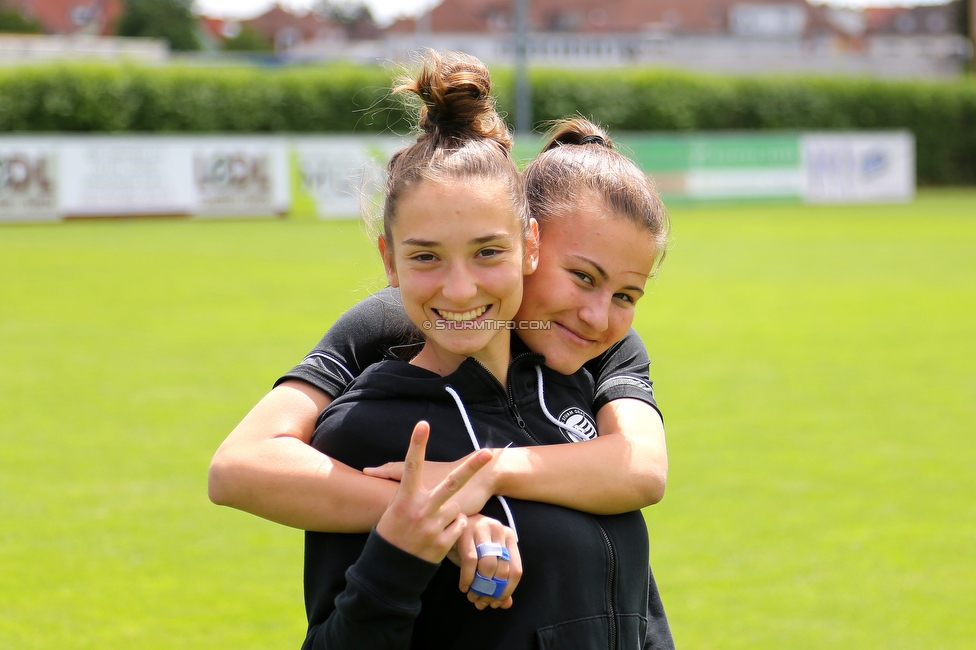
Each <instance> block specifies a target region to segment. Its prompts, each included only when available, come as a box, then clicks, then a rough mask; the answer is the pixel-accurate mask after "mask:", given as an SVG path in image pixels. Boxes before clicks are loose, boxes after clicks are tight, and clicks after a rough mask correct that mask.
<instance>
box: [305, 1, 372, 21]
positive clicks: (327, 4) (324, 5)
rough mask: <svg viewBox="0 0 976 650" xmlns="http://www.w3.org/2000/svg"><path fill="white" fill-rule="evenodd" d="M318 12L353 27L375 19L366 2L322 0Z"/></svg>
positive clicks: (317, 7) (317, 8)
mask: <svg viewBox="0 0 976 650" xmlns="http://www.w3.org/2000/svg"><path fill="white" fill-rule="evenodd" d="M316 10H317V11H318V12H319V13H320V14H322V15H323V16H328V17H329V18H331V19H332V20H334V21H336V22H337V23H340V24H342V25H351V24H353V23H356V22H359V21H360V20H363V19H365V18H368V19H369V20H372V19H373V13H372V12H371V11H370V10H369V5H367V4H366V2H365V1H364V0H321V2H319V3H318V5H317V6H316Z"/></svg>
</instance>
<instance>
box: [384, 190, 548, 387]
mask: <svg viewBox="0 0 976 650" xmlns="http://www.w3.org/2000/svg"><path fill="white" fill-rule="evenodd" d="M506 196H508V192H507V190H506V189H505V187H504V185H503V184H502V183H500V182H496V181H492V180H471V179H465V180H464V181H451V182H443V183H441V182H433V181H424V182H422V183H420V185H418V186H417V187H415V188H413V189H411V190H409V191H408V192H407V193H406V194H404V196H403V197H402V198H401V199H400V201H399V202H398V204H397V210H396V220H395V221H394V223H393V226H392V228H391V231H390V240H389V241H387V239H386V237H381V238H380V242H379V244H380V252H381V253H382V255H383V262H384V265H385V267H386V273H387V278H388V279H389V281H390V284H391V285H392V286H394V287H399V288H400V296H401V298H402V300H403V306H404V308H405V309H406V312H407V315H408V316H409V317H410V320H411V321H413V323H414V324H415V325H416V326H417V327H418V328H420V330H421V331H422V332H423V333H424V335H425V337H426V339H427V341H426V344H425V345H424V348H423V350H422V351H421V352H420V354H419V355H417V357H416V358H415V359H414V360H413V362H412V363H414V364H416V365H419V366H421V367H424V368H427V369H428V370H431V371H433V372H437V373H438V374H441V375H446V374H449V373H451V372H453V371H454V370H456V369H457V367H458V366H459V365H460V364H461V362H462V361H464V359H465V358H467V357H474V358H475V359H477V360H478V361H480V362H481V363H482V364H484V365H485V366H486V367H487V368H488V369H489V370H490V371H492V373H494V374H495V376H496V377H500V379H501V381H502V382H503V383H504V381H505V374H506V372H507V368H508V362H509V357H510V343H509V340H510V337H509V332H508V330H507V329H506V327H505V322H507V321H509V320H511V319H512V318H513V317H514V316H515V313H516V312H517V311H518V308H519V304H520V303H521V300H522V276H523V273H531V272H532V269H534V268H535V261H536V252H535V246H534V245H530V246H529V251H528V254H525V251H526V245H525V242H524V237H523V234H522V224H521V222H520V221H519V218H518V216H517V214H516V212H515V209H514V207H513V206H512V205H511V202H510V201H507V200H505V199H504V197H506ZM533 224H534V222H533Z"/></svg>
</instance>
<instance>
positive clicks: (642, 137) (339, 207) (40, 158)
mask: <svg viewBox="0 0 976 650" xmlns="http://www.w3.org/2000/svg"><path fill="white" fill-rule="evenodd" d="M620 141H621V142H622V143H623V144H625V145H628V146H629V149H630V151H631V155H633V156H634V158H635V160H636V161H637V162H638V164H640V165H641V166H642V167H643V168H644V169H645V171H647V172H648V173H649V174H650V175H652V176H654V177H655V178H657V179H659V183H660V187H661V191H662V195H663V196H664V199H665V200H666V201H669V200H672V199H678V200H680V199H688V200H726V199H733V200H751V199H763V198H779V199H789V198H792V199H795V200H803V201H807V202H812V203H832V202H833V203H856V202H864V201H876V202H877V201H908V200H911V199H912V197H914V195H915V141H914V138H913V136H912V134H911V133H909V132H852V133H776V132H774V133H764V132H756V133H734V134H706V133H699V134H691V135H681V136H674V135H671V136H668V135H650V134H630V135H629V136H627V135H625V136H622V137H621V138H620ZM405 142H406V141H405V140H404V139H403V138H400V137H396V136H385V135H372V136H320V135H319V136H300V135H291V136H273V135H268V136H261V135H254V136H231V135H228V136H184V135H180V136H166V135H158V136H130V135H105V136H72V135H57V136H54V135H40V136H12V137H0V221H22V222H26V221H39V220H56V219H61V218H66V217H100V216H138V215H170V214H171V215H191V216H202V217H214V216H235V217H237V216H249V215H252V216H270V215H275V214H294V215H309V216H312V215H314V216H316V217H320V218H351V217H358V216H359V215H360V212H361V208H362V206H363V203H364V202H365V203H366V204H367V207H368V208H369V209H371V210H373V211H375V210H376V207H377V205H378V204H379V203H380V201H381V199H382V189H383V188H382V183H383V175H384V168H385V166H386V163H387V161H388V160H389V158H390V156H391V155H392V153H393V152H394V151H396V150H397V149H399V148H400V147H402V146H403V145H404V144H405Z"/></svg>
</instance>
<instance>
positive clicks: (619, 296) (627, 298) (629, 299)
mask: <svg viewBox="0 0 976 650" xmlns="http://www.w3.org/2000/svg"><path fill="white" fill-rule="evenodd" d="M613 297H614V299H615V300H619V301H621V302H625V303H627V304H629V305H633V304H636V303H637V301H636V300H634V297H633V296H631V295H630V294H626V293H615V294H613Z"/></svg>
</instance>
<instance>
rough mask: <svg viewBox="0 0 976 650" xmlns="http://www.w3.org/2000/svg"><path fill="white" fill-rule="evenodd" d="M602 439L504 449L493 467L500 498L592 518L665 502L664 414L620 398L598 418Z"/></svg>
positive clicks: (601, 410)
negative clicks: (541, 504)
mask: <svg viewBox="0 0 976 650" xmlns="http://www.w3.org/2000/svg"><path fill="white" fill-rule="evenodd" d="M597 430H598V431H599V434H600V435H599V436H597V437H596V438H594V439H592V440H586V441H583V442H575V443H566V444H561V445H544V446H540V447H518V448H508V449H504V450H498V451H497V452H496V460H495V461H494V463H493V464H492V466H490V467H489V470H490V472H491V475H492V477H493V480H494V485H495V486H496V488H497V491H496V493H497V494H503V495H505V496H510V497H514V498H517V499H523V500H528V501H541V502H544V503H552V504H554V505H560V506H564V507H567V508H574V509H576V510H582V511H583V512H589V513H592V514H619V513H622V512H630V511H632V510H638V509H640V508H643V507H645V506H649V505H653V504H655V503H658V502H659V501H660V500H661V499H662V498H663V497H664V489H665V485H666V483H667V475H668V454H667V446H666V444H665V437H664V423H663V421H662V419H661V415H660V413H658V411H657V410H656V409H655V408H654V407H652V406H651V405H650V404H648V403H647V402H644V401H642V400H638V399H629V398H625V399H615V400H613V401H611V402H608V403H607V404H605V405H604V406H603V407H602V408H601V409H600V410H599V412H598V413H597Z"/></svg>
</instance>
